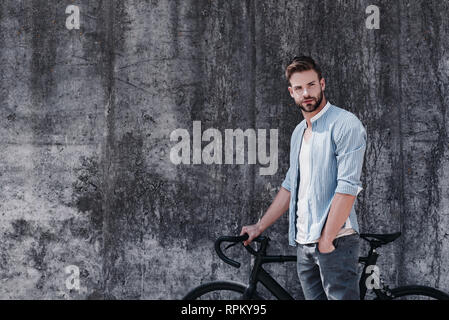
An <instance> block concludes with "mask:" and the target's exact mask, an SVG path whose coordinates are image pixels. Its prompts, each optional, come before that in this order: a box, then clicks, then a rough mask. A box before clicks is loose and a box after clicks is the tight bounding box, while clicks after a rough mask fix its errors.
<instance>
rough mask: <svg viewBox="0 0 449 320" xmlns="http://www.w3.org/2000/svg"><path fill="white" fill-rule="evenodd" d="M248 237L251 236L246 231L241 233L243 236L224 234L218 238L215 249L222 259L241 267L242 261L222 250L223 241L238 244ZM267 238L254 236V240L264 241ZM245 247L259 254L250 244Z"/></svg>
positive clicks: (254, 253)
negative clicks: (230, 256)
mask: <svg viewBox="0 0 449 320" xmlns="http://www.w3.org/2000/svg"><path fill="white" fill-rule="evenodd" d="M248 238H249V236H248V234H247V233H245V234H244V235H241V236H223V237H220V238H218V239H217V240H216V241H215V251H216V252H217V255H218V256H219V257H220V259H221V260H223V261H224V262H226V263H227V264H230V265H231V266H233V267H236V268H240V263H239V262H237V261H235V260H232V259H230V258H228V257H227V256H226V255H225V254H224V253H223V251H222V250H221V243H222V242H234V243H235V244H237V243H238V242H243V241H245V240H247V239H248ZM265 239H266V237H263V236H258V237H257V238H254V239H253V241H256V242H262V241H263V240H265ZM231 246H232V245H231ZM245 249H246V250H248V251H249V252H250V253H251V254H253V255H257V251H255V250H254V249H253V248H252V247H251V246H250V245H247V246H245Z"/></svg>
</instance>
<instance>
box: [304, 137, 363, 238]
mask: <svg viewBox="0 0 449 320" xmlns="http://www.w3.org/2000/svg"><path fill="white" fill-rule="evenodd" d="M312 134H313V132H312ZM311 139H312V136H310V137H309V140H308V141H307V142H306V140H305V138H304V135H303V138H302V144H301V150H300V152H299V168H300V182H299V189H298V201H297V203H298V207H297V210H296V215H297V220H296V228H297V233H296V242H298V243H300V244H306V243H317V242H318V241H319V240H320V239H316V240H315V241H310V242H306V241H305V239H306V233H307V225H308V223H309V221H308V218H309V214H308V206H307V203H308V201H307V191H308V189H309V185H310V159H311V156H310V152H311V150H310V141H311ZM353 233H356V231H355V230H354V229H353V228H352V227H351V221H349V217H348V219H347V220H346V222H345V224H344V225H343V228H342V229H341V230H340V231H339V232H338V234H337V236H336V238H338V237H342V236H346V235H349V234H353Z"/></svg>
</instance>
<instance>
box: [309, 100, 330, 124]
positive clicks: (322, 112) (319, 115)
mask: <svg viewBox="0 0 449 320" xmlns="http://www.w3.org/2000/svg"><path fill="white" fill-rule="evenodd" d="M330 106H331V104H330V103H329V101H328V102H327V103H326V105H325V106H324V108H323V109H321V111H320V112H318V113H317V114H316V115H314V116H313V117H312V118H311V119H310V122H314V121H316V120H318V118H319V117H321V116H322V115H323V114H324V113H325V112H326V111H327V109H329V107H330Z"/></svg>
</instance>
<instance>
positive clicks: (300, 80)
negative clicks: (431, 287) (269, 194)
mask: <svg viewBox="0 0 449 320" xmlns="http://www.w3.org/2000/svg"><path fill="white" fill-rule="evenodd" d="M286 78H287V80H288V81H289V84H290V86H289V87H288V91H289V92H290V96H291V97H292V98H293V99H294V100H295V103H296V104H297V105H298V106H299V108H300V109H301V112H302V114H303V116H304V120H303V121H302V122H301V123H299V124H298V125H297V127H296V128H295V130H294V131H293V134H292V137H291V143H290V168H289V169H288V171H287V175H286V177H285V180H284V181H283V183H282V187H281V188H280V190H279V192H278V194H277V195H276V197H275V199H274V201H273V203H272V204H271V205H270V207H269V208H268V210H267V211H266V213H265V214H264V216H263V217H262V219H260V220H259V222H258V223H257V224H254V225H250V226H244V227H243V228H242V232H241V234H245V233H247V234H248V235H249V238H248V240H247V241H245V242H244V245H248V244H249V243H251V241H252V240H253V239H254V238H255V237H257V236H258V235H260V234H261V233H262V232H263V231H264V230H265V229H267V228H268V227H269V226H270V225H271V224H273V223H274V222H275V221H276V220H277V219H278V218H279V217H281V215H282V214H283V213H284V212H285V211H286V210H287V209H289V244H290V245H292V246H297V256H298V262H297V271H298V276H299V279H300V282H301V286H302V289H303V292H304V296H305V298H306V299H308V300H309V299H324V300H325V299H329V300H346V299H351V300H356V299H359V287H358V273H357V267H358V257H359V235H358V232H359V227H358V223H357V217H356V213H355V210H354V201H355V198H356V196H357V194H358V193H359V192H360V191H361V190H362V187H361V182H360V175H361V171H362V164H363V158H364V153H365V149H366V131H365V128H364V127H363V125H362V123H361V122H360V120H359V119H358V118H357V117H356V116H355V115H354V114H352V113H351V112H349V111H346V110H344V109H341V108H339V107H337V106H334V105H332V104H331V103H329V102H328V101H327V100H326V97H325V95H324V90H325V86H326V84H325V80H324V78H323V77H322V75H321V70H320V68H319V66H318V65H317V64H316V63H315V61H314V60H313V59H312V58H310V57H306V56H301V57H295V58H294V59H293V61H292V62H291V63H290V65H289V66H288V67H287V69H286Z"/></svg>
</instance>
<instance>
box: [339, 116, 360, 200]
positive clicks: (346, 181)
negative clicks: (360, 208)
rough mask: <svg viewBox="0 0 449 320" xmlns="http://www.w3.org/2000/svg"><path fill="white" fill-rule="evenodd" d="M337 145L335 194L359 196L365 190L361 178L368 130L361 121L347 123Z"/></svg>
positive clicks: (341, 131)
mask: <svg viewBox="0 0 449 320" xmlns="http://www.w3.org/2000/svg"><path fill="white" fill-rule="evenodd" d="M335 144H336V149H335V153H336V157H337V188H336V189H335V192H338V193H345V194H350V195H353V196H357V195H358V194H359V192H360V191H362V190H363V188H362V183H361V181H360V176H361V174H362V166H363V159H364V155H365V150H366V130H365V128H364V127H363V125H362V123H361V122H360V120H358V119H351V121H346V122H345V123H344V124H343V126H342V127H341V130H340V132H339V134H338V137H337V139H336V141H335Z"/></svg>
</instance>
